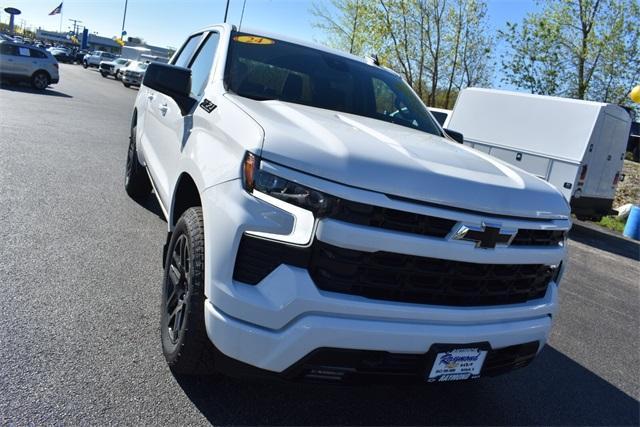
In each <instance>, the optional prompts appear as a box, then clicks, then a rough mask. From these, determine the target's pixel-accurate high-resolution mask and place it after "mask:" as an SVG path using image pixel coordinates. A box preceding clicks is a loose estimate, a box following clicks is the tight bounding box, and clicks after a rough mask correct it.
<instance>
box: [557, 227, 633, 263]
mask: <svg viewBox="0 0 640 427" xmlns="http://www.w3.org/2000/svg"><path fill="white" fill-rule="evenodd" d="M569 237H570V238H571V240H575V241H576V242H579V243H582V244H584V245H588V246H591V247H593V248H597V249H600V250H603V251H607V252H610V253H612V254H616V255H620V256H623V257H626V258H631V259H633V260H639V259H640V242H634V241H632V240H628V239H625V238H624V237H622V236H616V235H613V234H609V233H606V232H601V231H599V230H597V229H592V228H588V227H584V226H582V225H580V224H574V225H573V228H572V229H571V231H570V232H569Z"/></svg>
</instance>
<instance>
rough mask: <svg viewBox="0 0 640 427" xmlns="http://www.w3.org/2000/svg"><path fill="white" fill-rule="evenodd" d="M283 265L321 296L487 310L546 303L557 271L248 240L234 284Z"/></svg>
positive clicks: (253, 280) (258, 277) (256, 278)
mask: <svg viewBox="0 0 640 427" xmlns="http://www.w3.org/2000/svg"><path fill="white" fill-rule="evenodd" d="M281 264H288V265H292V266H296V267H300V268H306V269H308V270H309V274H310V275H311V278H312V279H313V281H314V283H315V285H316V287H318V289H320V290H324V291H329V292H338V293H343V294H350V295H358V296H362V297H365V298H370V299H375V300H386V301H398V302H409V303H415V304H432V305H451V306H486V305H501V304H515V303H522V302H526V301H529V300H532V299H538V298H542V297H543V296H544V295H545V293H546V291H547V286H548V284H549V282H550V281H551V279H552V277H553V274H554V272H555V270H554V269H553V268H552V267H549V266H545V265H530V264H523V265H502V264H474V263H469V262H460V261H450V260H443V259H437V258H426V257H417V256H412V255H402V254H394V253H389V252H374V253H369V252H362V251H355V250H351V249H345V248H339V247H336V246H332V245H329V244H326V243H323V242H320V241H317V240H316V241H315V242H314V243H313V245H312V246H310V247H308V248H302V247H296V246H291V245H285V244H282V243H279V242H275V241H271V240H264V239H259V238H256V237H251V236H247V235H244V236H243V237H242V239H241V241H240V246H239V249H238V253H237V256H236V263H235V267H234V272H233V279H234V280H236V281H239V282H242V283H247V284H250V285H256V284H258V283H259V282H260V281H261V280H263V279H264V278H265V277H267V276H268V275H269V274H270V273H271V272H272V271H273V270H275V269H276V268H277V267H278V266H279V265H281Z"/></svg>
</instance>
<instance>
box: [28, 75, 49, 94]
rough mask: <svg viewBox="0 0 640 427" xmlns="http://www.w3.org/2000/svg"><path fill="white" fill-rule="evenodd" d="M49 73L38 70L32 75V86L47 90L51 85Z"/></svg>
mask: <svg viewBox="0 0 640 427" xmlns="http://www.w3.org/2000/svg"><path fill="white" fill-rule="evenodd" d="M49 81H50V80H49V74H47V73H45V72H44V71H38V72H36V73H34V74H33V76H31V86H33V88H34V89H38V90H45V89H46V88H47V86H49Z"/></svg>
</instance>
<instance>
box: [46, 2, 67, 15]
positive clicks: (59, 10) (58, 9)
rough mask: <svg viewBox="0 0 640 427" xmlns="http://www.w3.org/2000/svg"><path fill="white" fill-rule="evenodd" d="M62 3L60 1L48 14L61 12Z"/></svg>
mask: <svg viewBox="0 0 640 427" xmlns="http://www.w3.org/2000/svg"><path fill="white" fill-rule="evenodd" d="M62 3H64V2H62ZM62 3H60V4H59V5H58V7H56V8H55V9H53V10H52V11H51V13H50V14H49V15H58V14H59V13H62Z"/></svg>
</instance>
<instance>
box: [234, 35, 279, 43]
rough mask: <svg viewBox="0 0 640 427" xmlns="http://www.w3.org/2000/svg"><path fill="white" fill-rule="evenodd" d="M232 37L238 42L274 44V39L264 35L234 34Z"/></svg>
mask: <svg viewBox="0 0 640 427" xmlns="http://www.w3.org/2000/svg"><path fill="white" fill-rule="evenodd" d="M233 39H234V40H235V41H237V42H240V43H249V44H274V43H275V41H273V40H271V39H268V38H266V37H259V36H235V37H234V38H233Z"/></svg>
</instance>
